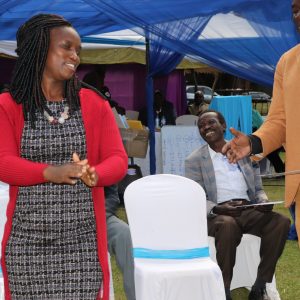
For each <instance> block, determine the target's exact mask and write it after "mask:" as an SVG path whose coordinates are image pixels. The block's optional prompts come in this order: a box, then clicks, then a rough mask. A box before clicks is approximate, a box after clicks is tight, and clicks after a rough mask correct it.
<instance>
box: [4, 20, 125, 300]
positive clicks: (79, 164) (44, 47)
mask: <svg viewBox="0 0 300 300" xmlns="http://www.w3.org/2000/svg"><path fill="white" fill-rule="evenodd" d="M80 49H81V43H80V37H79V35H78V33H77V32H76V30H75V29H74V28H73V27H72V25H71V24H70V23H69V22H68V21H66V20H65V19H64V18H62V17H60V16H57V15H50V14H40V15H36V16H34V17H32V18H31V19H29V20H28V21H26V22H25V23H24V24H23V25H22V26H21V27H20V28H19V30H18V32H17V50H16V52H17V54H18V56H19V57H18V59H17V62H16V65H15V69H14V73H13V76H12V80H11V84H10V90H9V92H6V93H3V94H1V95H0V128H1V130H0V140H1V143H0V181H3V182H6V183H8V184H9V185H10V199H9V204H8V208H7V213H6V214H7V223H6V225H5V231H4V236H3V240H2V253H1V257H2V260H1V265H2V272H3V277H4V285H5V299H26V300H29V299H41V300H45V299H54V300H59V299H70V300H75V299H93V300H94V299H105V300H108V298H109V296H108V293H109V270H108V260H107V240H106V224H105V206H104V196H103V186H108V185H111V184H113V183H115V182H117V181H119V180H120V179H121V178H122V177H123V176H124V175H125V173H126V169H127V162H128V158H127V156H126V152H125V151H124V148H123V145H122V141H121V138H120V134H119V131H118V128H117V126H116V123H115V120H114V117H113V114H112V112H111V109H110V107H109V104H108V102H107V101H105V100H104V99H103V98H102V97H101V96H100V94H98V93H97V92H96V91H93V90H92V89H91V88H90V87H88V88H86V87H87V86H85V88H84V87H83V86H84V84H83V83H81V82H80V81H79V80H78V79H77V77H76V75H75V71H76V68H77V66H78V65H79V53H80Z"/></svg>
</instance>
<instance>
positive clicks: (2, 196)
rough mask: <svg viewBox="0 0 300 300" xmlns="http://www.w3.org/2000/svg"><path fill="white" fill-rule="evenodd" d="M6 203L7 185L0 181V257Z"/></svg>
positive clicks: (1, 294) (1, 286)
mask: <svg viewBox="0 0 300 300" xmlns="http://www.w3.org/2000/svg"><path fill="white" fill-rule="evenodd" d="M7 203H8V185H7V184H5V183H3V182H1V181H0V257H1V242H2V237H3V232H4V225H5V222H6V207H7ZM0 300H4V282H3V277H2V272H0Z"/></svg>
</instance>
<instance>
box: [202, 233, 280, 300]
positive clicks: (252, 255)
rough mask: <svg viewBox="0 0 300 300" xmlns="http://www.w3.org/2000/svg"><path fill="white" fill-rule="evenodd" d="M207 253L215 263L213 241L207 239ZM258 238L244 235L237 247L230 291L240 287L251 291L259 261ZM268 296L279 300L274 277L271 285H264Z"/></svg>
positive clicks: (272, 299)
mask: <svg viewBox="0 0 300 300" xmlns="http://www.w3.org/2000/svg"><path fill="white" fill-rule="evenodd" d="M208 243H209V252H210V256H211V258H212V259H213V260H214V261H216V248H215V239H214V238H213V237H211V236H209V237H208ZM259 249H260V238H259V237H257V236H255V235H251V234H244V235H243V237H242V241H241V243H240V244H239V246H238V247H237V253H236V262H235V266H234V268H233V277H232V281H231V286H230V289H231V290H234V289H237V288H240V287H246V288H248V289H251V287H252V285H253V283H254V282H255V279H256V275H257V267H258V264H259V261H260V255H259ZM266 289H267V293H268V296H269V297H270V299H271V300H280V295H279V293H278V291H277V287H276V280H275V275H274V277H273V281H272V282H271V283H267V285H266Z"/></svg>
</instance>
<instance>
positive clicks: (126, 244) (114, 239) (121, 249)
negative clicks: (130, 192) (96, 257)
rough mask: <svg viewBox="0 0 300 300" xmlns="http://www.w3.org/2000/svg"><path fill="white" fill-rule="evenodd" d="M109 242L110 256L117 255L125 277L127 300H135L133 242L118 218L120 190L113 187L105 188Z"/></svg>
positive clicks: (127, 229) (124, 224)
mask: <svg viewBox="0 0 300 300" xmlns="http://www.w3.org/2000/svg"><path fill="white" fill-rule="evenodd" d="M104 192H105V208H106V224H107V240H108V251H109V253H110V255H115V258H116V261H117V265H118V267H119V268H120V270H121V272H122V275H123V286H124V291H125V294H126V297H127V300H135V286H134V263H133V257H132V242H131V235H130V231H129V227H128V225H127V224H126V223H125V222H123V221H122V220H120V219H119V218H118V217H116V212H117V209H118V207H119V204H120V200H119V195H118V188H117V186H116V185H111V186H108V187H105V188H104Z"/></svg>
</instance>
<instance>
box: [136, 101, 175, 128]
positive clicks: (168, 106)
mask: <svg viewBox="0 0 300 300" xmlns="http://www.w3.org/2000/svg"><path fill="white" fill-rule="evenodd" d="M153 113H154V115H153V119H155V118H156V112H155V110H154V112H153ZM163 116H164V117H165V119H166V124H165V125H175V119H176V115H175V110H174V106H173V104H172V103H171V102H169V101H165V102H164V105H163V107H162V109H161V112H160V113H159V120H160V121H161V118H162V117H163ZM139 120H140V121H141V122H142V124H143V125H145V126H148V120H147V108H143V109H142V110H141V111H140V113H139Z"/></svg>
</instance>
